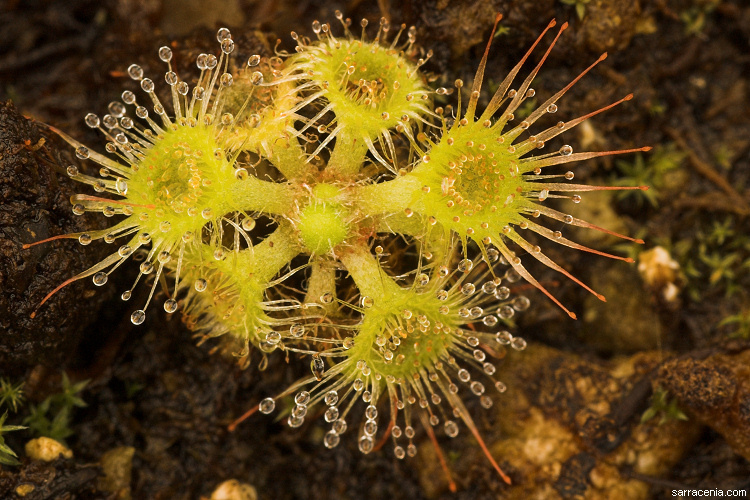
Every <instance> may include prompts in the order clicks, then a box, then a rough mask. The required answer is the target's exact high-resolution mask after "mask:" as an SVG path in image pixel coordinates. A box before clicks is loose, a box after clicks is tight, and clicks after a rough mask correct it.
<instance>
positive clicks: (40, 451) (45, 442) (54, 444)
mask: <svg viewBox="0 0 750 500" xmlns="http://www.w3.org/2000/svg"><path fill="white" fill-rule="evenodd" d="M60 455H62V456H63V458H73V452H72V451H70V448H68V447H66V446H65V445H63V444H62V443H60V442H59V441H55V440H54V439H52V438H48V437H44V436H42V437H40V438H36V439H32V440H31V441H29V442H28V443H26V456H28V457H29V458H30V459H32V460H41V461H43V462H51V461H53V460H55V459H56V458H57V457H59V456H60Z"/></svg>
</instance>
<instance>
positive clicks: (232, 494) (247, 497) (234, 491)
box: [210, 479, 258, 500]
mask: <svg viewBox="0 0 750 500" xmlns="http://www.w3.org/2000/svg"><path fill="white" fill-rule="evenodd" d="M257 499H258V493H257V492H256V491H255V488H253V487H252V486H250V485H249V484H246V483H241V482H239V481H237V480H236V479H228V480H226V481H224V482H223V483H221V484H220V485H219V486H217V487H216V489H215V490H214V492H213V493H211V499H210V500H257Z"/></svg>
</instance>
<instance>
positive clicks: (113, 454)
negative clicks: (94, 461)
mask: <svg viewBox="0 0 750 500" xmlns="http://www.w3.org/2000/svg"><path fill="white" fill-rule="evenodd" d="M134 454H135V448H133V447H132V446H121V447H119V448H114V449H112V450H109V451H108V452H106V453H105V454H104V455H102V458H100V459H99V464H100V465H101V467H102V470H103V471H104V477H103V478H100V480H99V489H101V490H102V491H107V492H109V493H115V494H116V495H117V498H118V499H121V500H129V499H130V498H131V497H130V480H131V478H132V475H133V474H132V472H133V455H134Z"/></svg>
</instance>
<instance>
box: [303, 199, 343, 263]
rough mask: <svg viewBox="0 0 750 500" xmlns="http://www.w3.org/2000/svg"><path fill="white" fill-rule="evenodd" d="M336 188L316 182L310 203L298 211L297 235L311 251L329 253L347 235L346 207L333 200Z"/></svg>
mask: <svg viewBox="0 0 750 500" xmlns="http://www.w3.org/2000/svg"><path fill="white" fill-rule="evenodd" d="M339 194H340V190H339V188H337V187H336V186H333V185H331V184H318V185H316V186H315V187H314V188H313V193H312V197H311V199H310V204H309V205H307V206H306V207H304V208H303V209H302V210H301V211H300V214H299V223H298V226H297V227H298V229H299V237H300V240H301V241H302V243H303V244H304V245H305V246H306V247H307V249H308V250H310V252H312V253H314V254H318V255H320V254H324V253H327V252H330V251H331V250H332V249H333V248H334V247H335V246H336V245H338V244H340V243H342V242H343V241H344V240H345V239H346V237H347V236H348V235H349V223H348V222H347V220H346V219H347V215H348V214H347V210H346V208H345V207H344V206H343V205H342V204H341V203H340V202H339V201H338V200H337V198H338V196H339Z"/></svg>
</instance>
